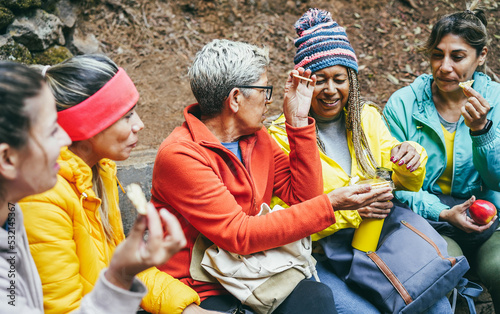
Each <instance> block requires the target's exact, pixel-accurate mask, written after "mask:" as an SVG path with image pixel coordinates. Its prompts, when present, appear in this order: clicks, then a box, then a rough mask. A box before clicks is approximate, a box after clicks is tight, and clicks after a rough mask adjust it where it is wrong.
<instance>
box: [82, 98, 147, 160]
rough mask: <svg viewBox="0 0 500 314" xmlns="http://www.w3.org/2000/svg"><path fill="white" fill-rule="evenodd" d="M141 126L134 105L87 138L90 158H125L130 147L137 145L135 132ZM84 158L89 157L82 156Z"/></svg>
mask: <svg viewBox="0 0 500 314" xmlns="http://www.w3.org/2000/svg"><path fill="white" fill-rule="evenodd" d="M143 128H144V124H143V123H142V120H141V118H140V117H139V115H138V114H137V112H136V110H135V106H134V107H133V108H132V109H131V110H130V111H129V112H127V113H126V114H125V115H124V116H123V117H121V118H120V120H118V121H116V122H115V123H113V124H112V125H111V126H110V127H108V128H107V129H105V130H104V131H102V132H100V133H99V134H97V135H95V136H94V137H92V138H90V139H89V140H88V141H89V143H90V145H91V154H92V155H93V158H92V159H94V160H95V161H98V160H100V159H102V158H109V159H111V160H125V159H127V158H128V157H129V156H130V153H131V152H132V149H134V147H135V146H137V142H138V139H139V138H138V136H137V133H138V132H139V131H141V130H142V129H143ZM80 157H82V156H80ZM84 160H89V159H86V158H84Z"/></svg>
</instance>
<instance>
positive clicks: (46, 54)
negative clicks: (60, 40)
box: [33, 46, 73, 65]
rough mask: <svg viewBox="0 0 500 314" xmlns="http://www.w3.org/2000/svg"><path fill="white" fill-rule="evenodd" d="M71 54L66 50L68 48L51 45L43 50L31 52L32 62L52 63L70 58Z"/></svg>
mask: <svg viewBox="0 0 500 314" xmlns="http://www.w3.org/2000/svg"><path fill="white" fill-rule="evenodd" d="M72 56H73V54H72V53H71V52H70V51H69V50H68V48H66V47H62V46H53V47H50V48H49V49H47V50H45V51H43V52H38V53H33V63H36V64H43V65H54V64H57V63H60V62H62V61H64V60H66V59H68V58H71V57H72Z"/></svg>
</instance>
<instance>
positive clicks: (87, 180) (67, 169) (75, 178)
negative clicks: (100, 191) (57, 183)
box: [57, 147, 114, 197]
mask: <svg viewBox="0 0 500 314" xmlns="http://www.w3.org/2000/svg"><path fill="white" fill-rule="evenodd" d="M57 161H58V163H59V165H60V166H61V169H60V170H59V175H60V176H61V177H63V178H64V179H65V180H66V181H68V182H70V183H71V184H72V185H74V186H75V187H76V189H77V190H78V192H79V193H80V194H83V193H86V194H87V195H88V197H90V196H92V197H95V194H94V192H93V190H92V169H91V168H90V167H89V166H88V165H87V164H86V163H85V161H83V159H81V158H80V157H78V156H77V155H75V154H74V153H73V152H72V151H71V150H69V148H68V147H63V148H62V149H61V153H60V155H59V159H58V160H57ZM99 164H100V166H101V168H102V170H101V172H102V171H105V172H110V174H112V172H113V171H112V169H113V167H114V166H113V162H112V161H111V160H109V159H106V158H104V159H101V160H100V161H99Z"/></svg>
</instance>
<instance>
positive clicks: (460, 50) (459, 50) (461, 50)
mask: <svg viewBox="0 0 500 314" xmlns="http://www.w3.org/2000/svg"><path fill="white" fill-rule="evenodd" d="M434 50H439V51H441V52H443V50H442V49H439V48H438V47H436V48H434ZM463 51H467V49H455V50H452V51H451V52H463Z"/></svg>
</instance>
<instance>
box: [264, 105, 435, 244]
mask: <svg viewBox="0 0 500 314" xmlns="http://www.w3.org/2000/svg"><path fill="white" fill-rule="evenodd" d="M344 114H347V112H346V111H345V110H344ZM284 125H285V117H284V115H281V116H280V117H279V118H278V119H276V120H275V121H273V123H272V125H271V126H270V127H269V128H268V132H269V134H271V136H272V138H273V139H274V140H275V141H276V142H277V143H278V145H279V146H280V147H281V149H283V151H284V152H285V153H287V154H288V153H290V147H289V145H288V139H287V136H286V132H285V129H284ZM361 126H362V128H363V130H364V131H365V134H366V137H367V140H368V145H369V146H370V149H371V151H372V154H373V156H374V158H375V160H376V161H377V163H378V165H379V166H380V167H385V168H388V169H391V170H392V171H393V175H392V179H393V181H394V184H395V185H396V188H397V189H403V190H409V191H418V190H420V188H421V186H422V184H423V182H424V178H425V164H426V163H427V153H426V152H425V149H424V148H423V147H422V146H420V145H419V144H418V143H415V142H409V143H410V145H412V146H413V147H415V149H416V150H417V152H418V153H419V154H420V166H419V168H417V169H416V170H415V171H413V172H410V171H408V170H407V169H406V167H404V166H398V165H396V164H394V163H393V162H392V161H390V158H391V150H392V148H394V147H395V146H396V145H398V144H400V142H399V141H398V140H396V139H395V138H394V137H392V135H391V133H390V132H389V130H388V129H387V126H386V125H385V124H384V122H383V121H382V117H381V115H380V113H379V112H378V110H377V109H376V108H375V107H373V106H371V105H365V106H364V107H363V110H362V112H361ZM347 143H348V146H349V151H350V153H351V160H352V162H351V176H349V175H348V174H347V173H346V172H345V171H344V170H343V169H342V167H340V166H339V165H338V164H337V163H336V162H335V161H334V160H332V159H331V158H329V157H328V156H326V155H325V154H323V153H322V152H321V151H320V158H321V166H322V171H323V185H324V189H323V191H324V193H328V192H331V191H332V190H334V189H336V188H339V187H343V186H347V185H349V182H350V180H351V178H352V177H355V176H358V177H359V179H360V180H364V179H369V178H365V176H364V175H363V173H362V172H361V170H360V169H359V168H358V165H357V163H356V156H355V153H354V145H353V143H352V131H350V130H347ZM276 204H280V205H282V206H284V205H285V206H286V204H284V203H283V201H282V200H280V199H279V198H278V197H276V196H274V197H273V199H272V201H271V207H272V206H274V205H276ZM335 218H336V219H337V222H336V223H335V224H333V225H331V226H330V227H328V228H326V229H325V230H323V231H320V232H318V233H315V234H313V235H312V239H313V241H317V240H319V239H321V238H324V237H326V236H329V235H330V234H333V233H335V232H337V231H338V230H341V229H345V228H357V227H358V226H359V223H360V222H361V220H362V219H361V217H360V216H359V214H358V211H356V210H338V211H335Z"/></svg>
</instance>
